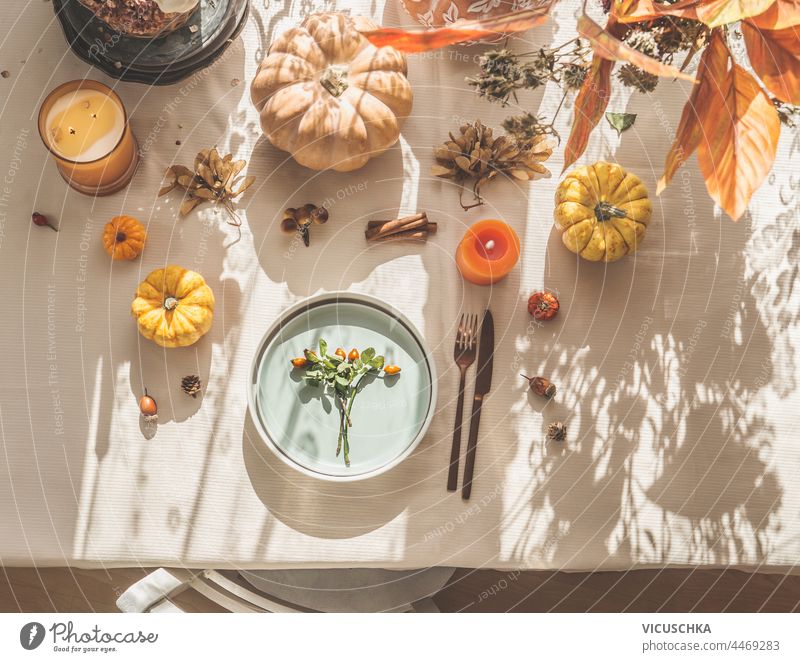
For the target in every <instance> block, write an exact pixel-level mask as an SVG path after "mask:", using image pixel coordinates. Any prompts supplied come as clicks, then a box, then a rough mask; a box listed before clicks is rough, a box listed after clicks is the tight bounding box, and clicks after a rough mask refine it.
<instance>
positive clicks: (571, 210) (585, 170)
mask: <svg viewBox="0 0 800 662" xmlns="http://www.w3.org/2000/svg"><path fill="white" fill-rule="evenodd" d="M652 215H653V206H652V204H651V203H650V198H648V196H647V188H646V187H645V185H644V184H643V183H642V180H641V179H639V178H638V177H637V176H636V175H634V174H633V173H631V172H626V171H625V169H624V168H622V166H620V165H618V164H616V163H607V162H606V161H598V162H597V163H595V164H594V165H590V166H581V167H579V168H575V170H573V171H572V172H570V173H569V174H568V175H567V176H566V177H565V178H564V181H562V182H561V183H560V184H559V185H558V189H556V207H555V211H554V213H553V216H554V218H555V223H556V227H557V228H558V229H559V231H560V232H561V241H562V242H564V245H565V246H566V247H567V248H569V249H570V250H571V251H572V252H573V253H577V254H578V255H580V256H581V257H582V258H585V259H587V260H591V261H592V262H601V261H602V262H614V261H616V260H619V259H620V258H621V257H624V256H625V255H628V254H630V253H633V252H634V251H635V250H636V249H637V248H638V247H639V244H640V243H641V242H642V239H644V235H645V231H646V230H647V225H648V223H650V218H651V217H652Z"/></svg>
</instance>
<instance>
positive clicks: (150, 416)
mask: <svg viewBox="0 0 800 662" xmlns="http://www.w3.org/2000/svg"><path fill="white" fill-rule="evenodd" d="M139 411H140V412H141V414H142V416H143V417H144V420H145V423H155V422H156V421H158V405H157V404H156V401H155V400H153V398H151V397H150V396H149V395H147V389H145V390H144V395H143V396H142V397H141V398H139Z"/></svg>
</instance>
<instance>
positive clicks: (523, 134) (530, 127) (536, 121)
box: [503, 113, 560, 143]
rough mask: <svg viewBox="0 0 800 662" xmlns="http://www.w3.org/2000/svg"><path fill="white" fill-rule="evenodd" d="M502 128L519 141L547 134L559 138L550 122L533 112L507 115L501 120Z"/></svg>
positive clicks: (530, 139) (531, 139) (522, 141)
mask: <svg viewBox="0 0 800 662" xmlns="http://www.w3.org/2000/svg"><path fill="white" fill-rule="evenodd" d="M503 128H504V129H505V130H506V133H508V134H509V135H511V136H512V137H513V138H514V139H515V140H516V141H517V142H520V143H527V142H530V141H533V140H536V139H537V138H539V137H540V136H547V135H550V136H555V137H556V138H560V136H559V135H558V132H557V131H556V130H555V127H554V126H553V124H552V123H550V122H545V120H544V118H543V117H539V116H538V115H534V114H533V113H523V114H522V115H515V116H513V117H507V118H506V119H504V120H503Z"/></svg>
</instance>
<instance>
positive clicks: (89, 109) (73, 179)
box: [39, 80, 139, 195]
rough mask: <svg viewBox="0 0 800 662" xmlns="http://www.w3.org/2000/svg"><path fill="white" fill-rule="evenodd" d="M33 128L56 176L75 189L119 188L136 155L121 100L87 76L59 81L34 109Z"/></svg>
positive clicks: (133, 167)
mask: <svg viewBox="0 0 800 662" xmlns="http://www.w3.org/2000/svg"><path fill="white" fill-rule="evenodd" d="M39 134H40V135H41V137H42V141H43V142H44V144H45V146H46V147H47V148H48V149H49V150H50V152H51V153H52V154H53V156H54V158H55V161H56V165H57V166H58V170H59V172H60V173H61V176H62V177H63V178H64V179H65V180H66V181H67V183H68V184H69V185H70V186H72V187H73V188H74V189H76V190H77V191H80V192H81V193H86V194H88V195H108V194H109V193H114V192H115V191H119V190H120V189H121V188H124V187H125V186H126V185H127V184H128V182H129V181H130V180H131V178H132V177H133V174H134V172H135V171H136V166H137V164H138V161H139V156H138V147H137V145H136V139H135V138H134V136H133V132H132V131H131V129H130V126H129V125H128V118H127V115H126V113H125V107H124V106H123V105H122V101H121V100H120V99H119V97H118V96H117V95H116V94H115V93H114V91H113V90H111V89H110V88H109V87H107V86H105V85H103V84H102V83H99V82H97V81H93V80H80V81H72V82H70V83H64V84H63V85H61V86H59V87H57V88H56V89H55V90H53V91H52V92H51V93H50V94H49V95H48V97H47V98H46V99H45V100H44V103H43V104H42V107H41V108H40V109H39Z"/></svg>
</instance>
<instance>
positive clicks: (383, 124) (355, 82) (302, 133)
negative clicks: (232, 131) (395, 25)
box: [250, 13, 413, 172]
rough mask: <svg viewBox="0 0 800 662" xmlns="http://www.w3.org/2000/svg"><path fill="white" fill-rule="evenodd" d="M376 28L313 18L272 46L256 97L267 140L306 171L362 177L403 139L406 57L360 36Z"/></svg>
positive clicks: (408, 102) (356, 20)
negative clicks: (366, 167)
mask: <svg viewBox="0 0 800 662" xmlns="http://www.w3.org/2000/svg"><path fill="white" fill-rule="evenodd" d="M377 27H378V26H377V25H376V24H375V23H373V22H372V21H370V20H369V19H366V18H363V17H350V16H347V15H345V14H341V13H325V14H314V15H311V16H309V17H308V18H306V19H305V20H304V21H303V23H302V24H301V25H300V26H299V27H296V28H291V29H289V30H287V31H286V32H284V33H283V34H282V35H280V36H279V37H278V38H277V39H276V40H275V41H273V43H272V45H271V46H270V49H269V53H268V54H267V57H266V58H265V59H264V61H263V62H262V63H261V65H260V66H259V68H258V72H257V73H256V76H255V78H254V79H253V83H252V85H251V87H250V96H251V99H252V100H253V103H254V104H255V106H256V108H258V111H259V115H260V119H261V128H262V129H263V130H264V134H265V135H266V137H267V139H268V140H269V141H270V142H271V143H272V144H273V145H275V146H276V147H278V148H279V149H282V150H284V151H286V152H289V153H290V154H291V155H292V156H293V157H294V158H295V160H296V161H297V162H298V163H300V164H301V165H304V166H306V167H308V168H313V169H314V170H326V169H331V170H338V171H342V172H346V171H350V170H356V169H357V168H360V167H362V166H363V165H364V164H365V163H366V162H367V161H368V160H369V159H370V158H372V157H374V156H377V155H379V154H382V153H383V152H385V151H386V150H387V149H389V147H391V146H392V145H393V144H394V143H396V142H397V139H398V138H399V137H400V127H401V125H402V123H403V120H404V119H405V118H406V117H407V116H408V115H409V113H410V112H411V106H412V100H413V95H412V91H411V84H410V83H409V82H408V79H407V78H406V73H407V64H406V58H405V56H404V55H403V54H402V53H400V52H399V51H397V50H396V49H394V48H390V47H384V48H376V47H375V46H373V45H372V44H371V43H370V42H369V41H367V40H366V39H365V38H364V36H363V35H361V33H360V32H358V28H361V29H375V28H377Z"/></svg>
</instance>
